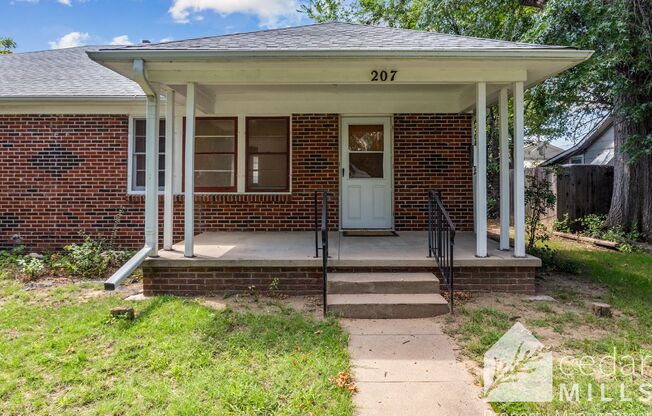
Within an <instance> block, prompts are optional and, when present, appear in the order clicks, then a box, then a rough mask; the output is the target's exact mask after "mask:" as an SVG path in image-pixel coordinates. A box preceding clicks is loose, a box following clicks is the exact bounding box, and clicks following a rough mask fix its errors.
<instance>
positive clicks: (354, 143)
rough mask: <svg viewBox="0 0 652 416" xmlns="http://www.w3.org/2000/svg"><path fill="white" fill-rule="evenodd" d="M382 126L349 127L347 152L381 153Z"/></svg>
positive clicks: (382, 143) (382, 144) (382, 146)
mask: <svg viewBox="0 0 652 416" xmlns="http://www.w3.org/2000/svg"><path fill="white" fill-rule="evenodd" d="M383 148H384V141H383V125H382V124H377V125H350V126H349V150H350V151H353V152H374V151H375V152H382V151H383Z"/></svg>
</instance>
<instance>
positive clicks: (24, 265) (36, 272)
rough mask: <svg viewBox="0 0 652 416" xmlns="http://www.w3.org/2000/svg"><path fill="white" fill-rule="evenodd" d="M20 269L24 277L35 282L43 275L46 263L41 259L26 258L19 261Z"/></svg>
mask: <svg viewBox="0 0 652 416" xmlns="http://www.w3.org/2000/svg"><path fill="white" fill-rule="evenodd" d="M18 267H19V268H20V272H21V273H22V274H23V275H24V276H27V277H28V278H29V280H33V279H35V278H37V277H39V276H40V275H41V274H42V273H43V271H44V270H45V263H44V262H43V260H41V259H39V258H36V257H31V256H25V257H23V258H20V259H18Z"/></svg>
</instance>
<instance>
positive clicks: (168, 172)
mask: <svg viewBox="0 0 652 416" xmlns="http://www.w3.org/2000/svg"><path fill="white" fill-rule="evenodd" d="M174 100H175V92H174V90H171V89H169V90H167V91H166V93H165V196H164V200H163V250H172V244H174V242H173V228H174V227H173V224H174V117H175V106H174Z"/></svg>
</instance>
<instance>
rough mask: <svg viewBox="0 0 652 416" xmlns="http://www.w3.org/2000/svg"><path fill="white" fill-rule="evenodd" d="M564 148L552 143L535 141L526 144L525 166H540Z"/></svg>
mask: <svg viewBox="0 0 652 416" xmlns="http://www.w3.org/2000/svg"><path fill="white" fill-rule="evenodd" d="M563 151H564V149H560V148H559V147H557V146H555V145H552V144H550V143H534V144H529V145H527V146H525V150H524V153H525V167H526V168H534V167H537V166H539V165H540V164H541V163H542V162H544V161H546V160H548V159H550V158H551V157H554V156H557V155H558V154H560V153H561V152H563Z"/></svg>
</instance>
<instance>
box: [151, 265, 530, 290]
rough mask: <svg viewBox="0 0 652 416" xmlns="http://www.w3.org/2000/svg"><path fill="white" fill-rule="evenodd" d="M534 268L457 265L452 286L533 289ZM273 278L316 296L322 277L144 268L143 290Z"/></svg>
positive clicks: (300, 272)
mask: <svg viewBox="0 0 652 416" xmlns="http://www.w3.org/2000/svg"><path fill="white" fill-rule="evenodd" d="M329 270H330V272H331V273H335V272H342V273H355V272H432V271H433V270H432V269H428V268H423V267H414V268H405V267H401V268H387V267H383V268H374V267H362V268H360V267H357V268H351V267H331V268H330V269H329ZM534 274H535V268H534V267H469V268H456V270H455V289H456V290H463V291H475V292H488V291H493V292H508V293H524V294H534V289H535V287H534V285H535V284H534ZM274 279H278V283H279V284H278V292H279V293H283V294H287V295H319V294H321V293H322V287H323V280H322V272H321V268H319V267H158V266H152V265H145V266H144V267H143V289H144V292H145V295H147V296H151V295H162V294H171V295H180V296H195V295H209V294H216V293H221V292H224V291H236V292H245V291H247V290H248V288H249V287H250V286H255V287H256V291H258V292H262V293H265V292H269V288H270V284H271V283H272V281H273V280H274Z"/></svg>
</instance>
